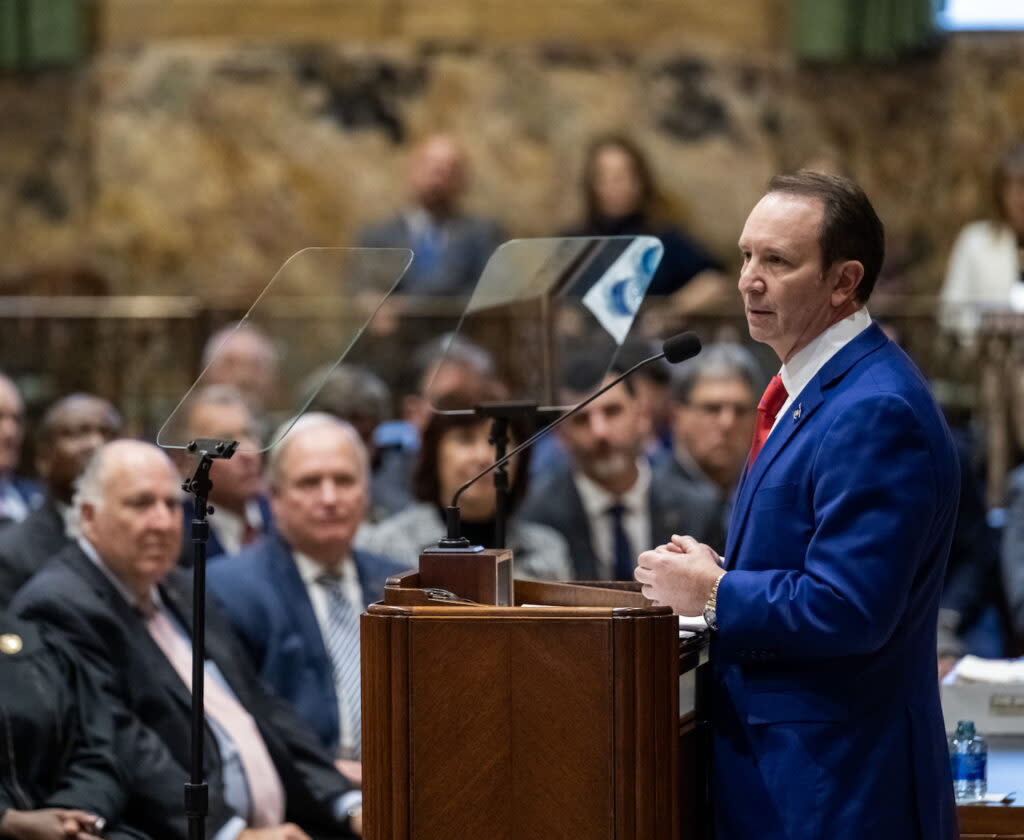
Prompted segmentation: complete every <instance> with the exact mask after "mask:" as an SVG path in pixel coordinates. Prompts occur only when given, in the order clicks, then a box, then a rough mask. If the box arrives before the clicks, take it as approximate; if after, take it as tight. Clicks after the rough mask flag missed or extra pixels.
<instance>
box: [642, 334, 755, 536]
mask: <svg viewBox="0 0 1024 840" xmlns="http://www.w3.org/2000/svg"><path fill="white" fill-rule="evenodd" d="M765 380H766V377H765V375H764V372H763V371H762V370H761V368H760V366H759V365H758V363H757V361H756V360H755V359H754V357H753V355H752V354H751V353H750V352H748V351H747V350H745V349H744V348H743V347H741V346H740V345H738V344H712V345H709V346H708V347H705V348H704V350H703V351H702V352H701V354H700V355H699V356H697V357H695V358H693V359H690V360H689V361H687V362H684V363H683V364H682V365H680V367H679V369H678V371H677V373H676V377H675V382H674V384H673V398H674V400H675V411H674V423H673V428H674V430H675V444H674V447H673V452H674V455H675V457H674V458H668V459H666V460H664V461H663V462H661V463H660V464H659V465H657V466H656V467H655V469H654V481H655V483H659V482H661V481H664V480H665V479H666V478H667V477H669V476H671V477H672V478H673V479H675V480H677V481H682V482H684V483H686V484H689V485H690V486H691V487H693V489H694V491H695V492H703V493H705V494H707V495H708V496H709V497H710V498H711V499H713V500H714V501H713V504H714V506H715V508H716V510H717V513H716V515H715V517H714V524H713V526H712V527H711V528H710V529H709V530H708V531H706V532H705V534H704V537H703V538H702V540H701V541H702V542H705V543H707V544H708V545H710V546H711V547H712V548H713V549H715V550H716V551H718V552H719V553H721V552H723V551H725V536H726V533H725V532H726V525H727V523H728V522H729V515H730V513H731V512H732V502H733V495H734V493H735V491H736V484H737V483H738V482H739V478H740V473H742V472H743V466H744V464H745V463H746V460H747V453H748V452H749V451H750V441H751V439H752V437H753V435H754V420H755V418H756V416H757V402H758V399H759V395H760V394H761V392H762V390H763V389H764V384H765Z"/></svg>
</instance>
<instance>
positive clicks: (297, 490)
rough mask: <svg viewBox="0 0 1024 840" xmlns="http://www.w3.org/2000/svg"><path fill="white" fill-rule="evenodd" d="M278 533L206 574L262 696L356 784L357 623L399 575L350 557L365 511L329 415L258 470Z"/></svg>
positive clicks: (340, 432) (357, 445) (375, 561)
mask: <svg viewBox="0 0 1024 840" xmlns="http://www.w3.org/2000/svg"><path fill="white" fill-rule="evenodd" d="M267 473H268V479H269V484H270V501H271V506H272V507H273V510H274V521H275V523H276V526H277V533H275V534H274V535H273V536H271V537H268V538H267V539H265V540H262V541H261V542H260V543H258V544H256V545H254V546H252V547H251V548H248V549H246V550H245V551H243V552H242V553H241V554H239V555H238V556H237V557H230V558H228V559H226V560H223V561H222V562H220V563H217V564H216V565H214V566H211V568H210V573H209V584H210V590H211V592H213V593H214V595H216V596H217V598H218V599H219V600H220V601H221V603H222V605H223V607H224V610H225V612H226V613H227V615H228V617H229V618H230V619H231V622H232V624H233V625H234V627H235V630H236V632H237V633H238V635H239V636H240V637H241V639H242V640H243V641H244V643H245V647H246V650H247V651H248V652H249V655H250V657H251V659H252V662H253V664H254V665H255V667H256V669H257V670H258V671H259V674H260V678H261V679H262V680H263V682H264V684H265V685H266V686H267V687H268V688H270V689H272V690H273V691H274V692H276V693H277V694H278V695H280V696H281V697H283V698H285V699H286V700H288V701H289V702H291V703H292V704H293V706H294V707H295V709H296V710H297V711H298V712H299V714H300V715H302V716H303V717H304V718H305V719H306V721H307V722H309V723H310V724H311V725H312V726H313V728H314V729H315V730H316V732H317V734H318V735H319V736H320V742H321V744H323V745H324V746H325V747H326V748H328V749H329V750H330V751H331V752H332V753H333V754H334V755H336V756H337V757H338V759H339V761H340V762H341V763H340V764H339V767H340V768H341V769H342V770H343V772H345V773H346V774H347V775H349V776H350V777H352V778H359V776H360V772H361V771H360V766H359V763H358V762H359V761H360V759H361V717H360V701H359V678H360V675H359V615H360V613H362V611H363V608H364V607H365V606H366V605H367V604H370V603H372V602H374V601H379V600H380V599H381V598H382V597H383V595H384V583H385V581H386V580H387V578H388V576H389V575H392V574H396V573H397V572H400V571H402V570H403V568H404V567H403V566H401V565H399V564H398V563H396V562H394V561H392V560H390V559H388V558H385V557H381V556H379V555H376V554H371V553H370V552H367V551H360V550H354V549H353V547H352V543H353V540H354V538H355V534H356V530H357V529H358V528H359V524H360V523H361V522H362V520H363V517H364V515H365V512H366V506H367V503H368V501H369V485H368V481H369V458H368V455H367V451H366V446H365V445H364V443H363V441H362V439H361V438H360V436H359V434H358V432H356V430H355V429H354V428H353V427H352V426H351V425H350V424H348V423H346V422H344V421H342V420H339V419H338V418H336V417H334V416H333V415H330V414H326V413H312V414H307V415H304V416H302V417H300V418H299V419H298V421H297V422H296V423H295V425H294V426H293V427H292V429H291V430H290V431H289V432H288V434H287V435H286V436H285V437H284V439H283V440H282V441H281V443H279V444H277V446H275V447H274V449H273V450H271V453H270V457H269V461H268V464H267Z"/></svg>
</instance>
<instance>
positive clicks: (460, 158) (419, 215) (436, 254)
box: [357, 134, 502, 295]
mask: <svg viewBox="0 0 1024 840" xmlns="http://www.w3.org/2000/svg"><path fill="white" fill-rule="evenodd" d="M407 178H408V181H407V185H408V193H409V202H408V204H407V205H406V207H404V208H403V209H402V210H400V211H399V212H398V213H397V214H395V215H394V216H392V217H391V218H388V219H385V220H383V221H381V222H378V223H376V224H373V225H370V226H369V227H367V228H366V229H364V230H363V231H362V232H361V233H360V234H359V236H358V237H357V244H358V245H359V246H360V247H364V248H411V249H412V251H413V253H414V257H413V262H412V265H411V266H410V267H409V270H408V271H407V272H406V274H405V276H404V277H403V278H402V281H401V282H400V283H399V285H398V291H399V292H403V293H406V294H417V295H446V294H447V295H452V294H462V295H465V294H469V293H470V292H471V291H472V290H473V286H474V285H475V284H476V281H477V280H478V279H479V278H480V275H481V274H482V273H483V270H484V266H485V265H486V264H487V260H488V259H490V256H491V254H492V253H494V251H495V249H496V248H497V247H498V246H499V245H500V244H501V242H502V235H501V231H500V229H499V228H498V226H497V225H496V224H495V223H494V222H493V221H491V220H490V219H485V218H482V217H480V216H474V215H471V214H469V213H466V212H464V211H463V210H462V206H461V205H462V198H463V195H464V193H465V191H466V186H467V184H468V179H469V165H468V161H467V159H466V152H465V150H464V149H463V147H462V144H461V143H460V142H459V141H458V140H457V139H456V138H455V137H453V136H451V135H450V134H431V135H428V136H427V137H425V138H424V139H423V140H421V141H420V142H419V143H417V144H416V145H415V146H414V147H413V150H412V153H411V154H410V156H409V166H408V170H407Z"/></svg>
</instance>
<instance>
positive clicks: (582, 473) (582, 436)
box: [519, 354, 716, 580]
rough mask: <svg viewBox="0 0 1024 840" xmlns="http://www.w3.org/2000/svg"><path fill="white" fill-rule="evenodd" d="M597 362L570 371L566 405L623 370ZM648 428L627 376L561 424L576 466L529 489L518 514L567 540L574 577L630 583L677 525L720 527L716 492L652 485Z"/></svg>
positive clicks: (680, 484)
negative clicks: (643, 557) (643, 559)
mask: <svg viewBox="0 0 1024 840" xmlns="http://www.w3.org/2000/svg"><path fill="white" fill-rule="evenodd" d="M599 365H600V362H597V361H595V360H594V354H591V356H590V357H586V356H581V357H579V358H578V359H576V360H575V361H573V362H571V363H570V364H569V365H568V366H567V369H566V372H565V377H564V381H563V387H562V394H561V401H562V403H563V404H564V405H574V404H577V403H580V402H582V401H583V400H585V399H586V398H587V397H588V396H590V395H591V394H593V393H594V392H595V391H597V390H598V389H599V388H600V387H603V386H604V385H606V384H607V383H608V382H610V381H611V380H612V379H614V378H615V376H617V375H619V374H620V373H622V371H621V370H616V369H614V366H613V369H612V370H610V371H608V372H607V373H605V371H604V367H603V366H599ZM602 375H603V378H602ZM648 424H649V418H647V416H646V415H645V414H644V411H643V408H642V407H641V404H640V401H639V400H638V399H637V398H636V395H635V393H634V391H633V386H632V384H631V383H630V381H629V379H626V380H625V381H623V382H622V383H620V384H619V385H616V386H615V387H614V388H612V389H610V390H609V391H608V392H607V393H606V394H603V395H602V396H600V397H599V398H598V399H596V400H594V402H592V403H590V404H589V405H588V406H587V407H586V408H584V409H583V410H582V411H579V412H577V413H576V414H574V415H573V416H572V417H570V418H569V419H568V420H566V421H565V422H564V423H563V424H562V425H561V426H559V427H558V435H559V436H560V438H561V441H562V444H563V445H564V447H565V450H566V452H567V453H568V454H569V461H570V465H569V466H567V467H563V468H561V469H558V470H556V471H554V472H552V473H550V474H548V475H546V476H544V478H543V479H542V480H541V481H539V482H537V484H535V485H533V486H531V488H530V491H529V493H528V495H527V497H526V500H525V501H524V503H523V506H522V508H521V510H520V513H519V516H520V517H521V518H522V519H526V520H530V521H533V522H540V523H543V524H545V525H549V526H551V527H552V528H555V529H556V530H557V531H559V532H561V533H562V534H563V535H564V536H565V538H566V541H567V542H568V543H569V554H570V557H571V560H572V564H573V577H574V578H575V579H576V580H632V579H633V568H634V566H635V565H636V557H637V554H638V553H639V552H640V551H646V550H647V549H650V548H653V547H654V546H656V545H659V544H661V543H662V542H664V541H665V539H667V537H668V536H669V535H671V534H672V533H673V530H672V529H673V528H676V527H678V524H679V523H681V522H685V523H687V527H688V528H691V529H694V530H696V531H698V532H701V533H704V531H705V530H708V529H710V528H711V527H713V525H714V523H715V519H716V513H715V504H714V499H713V498H712V497H711V495H710V494H707V493H704V492H701V491H700V489H699V488H695V487H694V486H693V485H691V484H690V483H688V482H684V481H681V480H676V479H673V478H661V479H659V481H658V482H652V481H651V467H650V465H649V463H648V461H647V458H646V457H645V456H644V454H643V441H644V440H645V438H646V433H647V429H648Z"/></svg>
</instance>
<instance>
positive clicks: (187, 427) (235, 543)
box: [172, 385, 273, 566]
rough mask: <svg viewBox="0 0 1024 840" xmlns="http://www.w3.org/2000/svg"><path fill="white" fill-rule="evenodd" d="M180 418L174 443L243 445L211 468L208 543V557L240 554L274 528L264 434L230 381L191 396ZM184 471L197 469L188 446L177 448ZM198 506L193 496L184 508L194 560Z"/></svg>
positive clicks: (187, 559)
mask: <svg viewBox="0 0 1024 840" xmlns="http://www.w3.org/2000/svg"><path fill="white" fill-rule="evenodd" d="M178 412H179V414H180V417H181V422H180V424H178V431H175V432H173V433H172V434H173V435H174V436H175V440H174V443H175V444H179V445H180V444H185V443H188V442H189V441H191V440H195V439H197V438H213V439H216V440H234V441H237V442H238V449H237V450H236V451H235V454H234V455H232V456H231V458H228V459H223V458H217V459H215V460H214V462H213V465H212V466H211V467H210V481H211V483H212V485H213V486H212V487H211V488H210V496H209V500H210V504H211V505H212V506H213V513H211V514H210V515H209V516H208V518H207V519H208V521H209V523H210V533H209V537H208V539H207V541H206V558H207V560H216V559H218V558H220V557H222V556H223V555H225V554H237V553H238V552H239V550H241V549H242V548H243V547H244V546H246V545H250V544H251V543H254V542H256V540H258V539H259V538H260V537H262V536H263V535H264V534H266V533H268V532H269V531H270V530H272V521H273V517H272V514H271V511H270V502H269V500H268V499H267V496H266V493H264V485H263V456H262V454H261V453H260V449H261V446H262V444H261V440H260V438H261V435H260V431H259V428H258V426H257V423H256V418H255V417H254V416H253V413H252V410H251V409H250V408H249V403H248V401H247V400H246V398H245V396H244V395H243V394H242V392H241V391H239V390H238V389H237V388H235V387H233V386H231V385H210V386H208V387H205V388H201V389H199V390H198V391H196V392H194V393H193V394H191V395H190V396H189V398H188V400H187V401H186V402H185V404H184V405H183V406H182V407H181V408H180V409H178ZM172 451H173V452H174V454H175V459H176V460H177V461H178V466H179V469H180V470H181V471H182V473H183V474H189V473H190V472H191V471H192V470H194V469H195V466H196V459H195V458H194V457H192V456H191V455H190V454H189V453H188V452H187V451H186V450H184V449H176V450H172ZM194 515H195V509H194V507H193V504H192V500H191V499H190V498H188V499H186V500H185V503H184V506H183V517H182V518H183V521H184V528H185V545H184V553H183V554H182V563H183V564H184V565H186V566H188V565H191V564H192V551H193V548H192V544H191V542H190V540H191V538H192V519H193V516H194Z"/></svg>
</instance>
